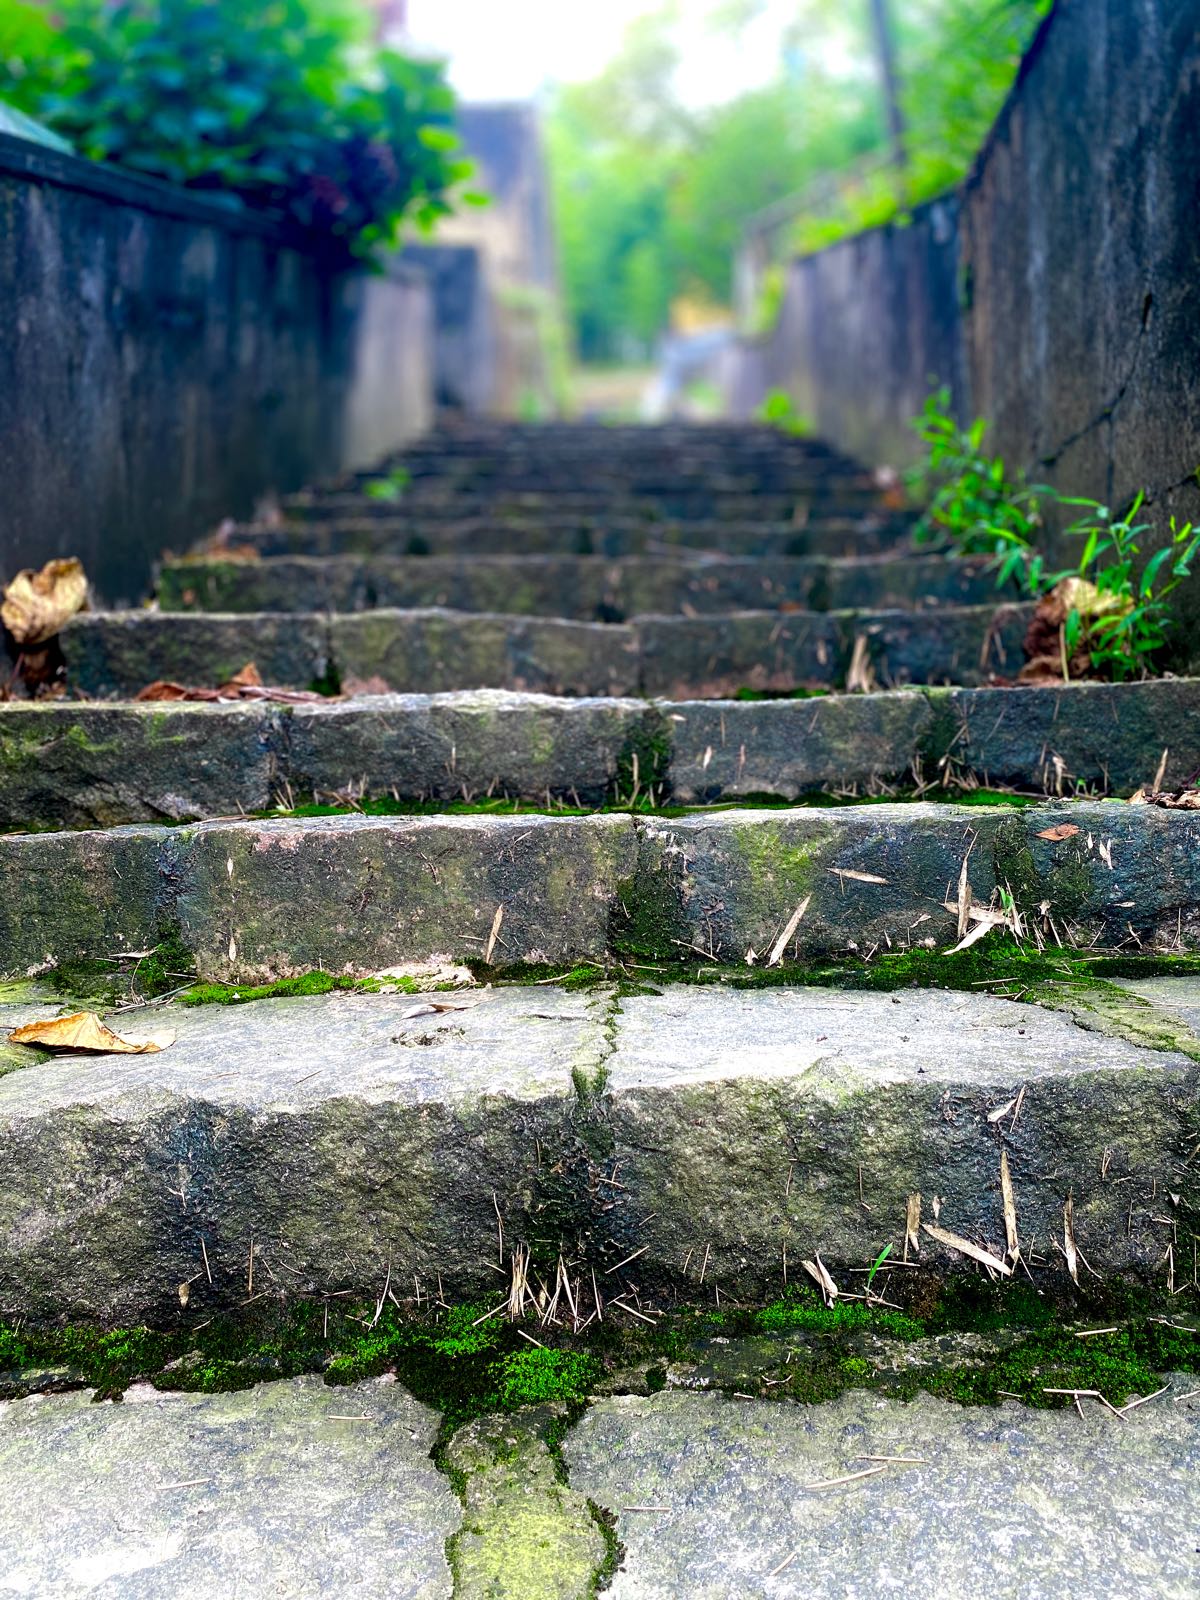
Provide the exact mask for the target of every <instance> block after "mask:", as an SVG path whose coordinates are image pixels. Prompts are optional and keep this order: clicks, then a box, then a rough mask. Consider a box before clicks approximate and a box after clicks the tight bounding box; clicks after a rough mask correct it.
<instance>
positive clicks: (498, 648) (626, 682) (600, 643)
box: [329, 610, 639, 696]
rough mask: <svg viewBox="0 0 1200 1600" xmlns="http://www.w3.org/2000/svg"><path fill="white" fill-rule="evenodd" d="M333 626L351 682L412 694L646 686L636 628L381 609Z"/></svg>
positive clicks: (592, 691) (607, 690)
mask: <svg viewBox="0 0 1200 1600" xmlns="http://www.w3.org/2000/svg"><path fill="white" fill-rule="evenodd" d="M329 631H330V640H331V650H332V652H333V658H334V661H335V663H336V666H337V670H338V674H339V677H340V678H341V680H342V681H343V682H346V681H349V680H358V681H366V680H368V679H376V680H380V681H381V682H382V683H384V684H386V685H387V687H388V688H389V689H393V690H396V691H397V692H399V693H404V694H411V693H436V692H439V691H446V690H452V689H513V690H527V691H532V692H535V693H539V694H570V695H617V696H620V695H629V694H636V693H637V692H638V669H639V663H638V655H637V638H636V636H635V634H634V633H633V632H632V630H631V629H628V628H622V627H608V626H603V625H601V624H598V623H586V622H560V621H557V620H551V619H550V618H545V617H509V616H488V615H486V614H476V615H466V614H464V613H460V612H454V611H438V610H430V611H388V610H379V611H371V612H364V613H362V614H361V615H358V616H335V617H332V618H331V619H330V622H329Z"/></svg>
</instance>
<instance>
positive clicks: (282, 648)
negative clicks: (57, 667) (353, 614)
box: [59, 611, 329, 697]
mask: <svg viewBox="0 0 1200 1600" xmlns="http://www.w3.org/2000/svg"><path fill="white" fill-rule="evenodd" d="M59 637H60V640H61V643H62V649H63V655H64V657H65V660H66V664H67V681H68V683H69V685H70V687H71V689H72V690H73V691H76V692H78V693H81V694H86V695H99V696H102V697H103V696H115V695H120V696H130V695H135V694H137V693H138V691H139V690H140V689H144V688H145V687H146V686H147V684H151V683H154V682H156V681H157V680H158V679H160V678H166V679H169V680H171V681H173V682H176V683H183V684H188V685H195V686H199V687H202V688H215V687H216V686H217V685H218V684H221V683H227V682H228V681H229V679H230V678H232V677H233V675H234V674H235V673H236V672H240V671H241V669H242V668H243V667H244V666H245V665H246V663H247V662H248V661H253V662H254V664H255V666H256V667H257V668H258V671H259V675H260V676H261V678H262V681H263V682H264V683H273V684H285V685H287V686H288V687H289V688H293V689H307V688H310V687H311V686H312V685H313V683H314V682H317V681H320V680H322V679H324V678H325V677H326V675H327V673H328V670H329V644H328V636H327V630H326V625H325V623H324V621H323V620H322V619H321V618H319V617H311V616H265V617H254V618H248V617H237V616H232V617H229V616H217V615H208V616H189V615H183V614H179V613H175V614H165V613H163V612H158V611H107V612H106V611H95V612H84V613H83V614H82V615H80V616H77V617H73V618H72V619H71V621H70V622H69V623H68V624H67V626H66V627H65V628H64V629H63V631H62V633H61V634H60V636H59Z"/></svg>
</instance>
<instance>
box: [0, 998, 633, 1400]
mask: <svg viewBox="0 0 1200 1600" xmlns="http://www.w3.org/2000/svg"><path fill="white" fill-rule="evenodd" d="M447 998H448V999H449V1000H450V1001H451V1002H452V1003H453V1004H454V1005H455V1006H456V1007H460V1008H461V1009H456V1010H454V1011H447V1012H444V1013H440V1014H438V1013H434V1014H429V1013H427V1012H424V1011H423V1012H421V1013H420V1014H418V1015H415V1016H409V1015H408V1013H409V1012H413V1011H415V1010H416V1009H417V1007H418V1006H419V1005H422V1004H423V1002H421V1001H420V1000H414V998H413V997H412V996H410V995H400V994H354V993H350V994H332V995H329V996H323V997H319V998H315V999H274V1000H257V1001H254V1002H253V1003H250V1004H247V1005H245V1006H204V1007H195V1008H187V1007H177V1006H175V1007H169V1008H166V1009H161V1008H160V1009H158V1010H156V1011H154V1012H153V1013H151V1015H152V1017H153V1019H154V1020H153V1025H154V1026H156V1027H162V1026H168V1025H169V1026H170V1027H172V1028H174V1029H175V1030H176V1033H177V1038H176V1041H175V1043H174V1044H172V1045H171V1046H170V1047H169V1048H168V1049H166V1050H163V1051H162V1052H161V1053H159V1054H157V1055H139V1056H123V1057H120V1058H117V1059H115V1060H114V1058H111V1057H91V1058H81V1057H69V1056H64V1057H60V1058H58V1059H56V1060H55V1061H54V1062H53V1063H51V1064H49V1065H46V1066H36V1065H34V1066H30V1067H27V1068H25V1069H23V1070H21V1071H19V1072H11V1073H9V1074H8V1075H7V1076H5V1077H2V1078H0V1130H2V1136H3V1140H4V1149H5V1162H4V1164H3V1168H2V1169H0V1305H3V1306H4V1307H6V1308H8V1309H9V1310H11V1311H19V1310H21V1309H24V1310H26V1311H28V1312H30V1313H36V1314H39V1315H46V1316H52V1315H55V1314H57V1312H58V1311H67V1312H70V1313H71V1314H73V1315H85V1316H86V1315H93V1316H98V1317H103V1318H106V1319H108V1320H109V1321H113V1322H126V1323H128V1322H130V1321H133V1322H137V1321H140V1320H142V1319H143V1318H145V1317H152V1316H157V1317H165V1318H170V1319H171V1320H172V1321H174V1320H176V1319H177V1318H178V1316H179V1314H180V1307H179V1299H178V1294H177V1285H178V1284H179V1283H181V1282H183V1281H184V1280H191V1296H190V1299H189V1302H188V1308H187V1313H186V1316H187V1317H188V1318H190V1317H193V1316H194V1317H195V1319H196V1320H202V1319H203V1317H204V1316H206V1315H210V1314H211V1312H212V1308H213V1307H214V1306H215V1305H216V1306H237V1305H238V1304H240V1303H241V1302H242V1301H243V1300H244V1299H245V1297H246V1282H247V1262H248V1260H249V1257H250V1250H251V1246H252V1244H253V1248H254V1251H255V1262H256V1266H255V1283H256V1284H258V1283H263V1284H275V1285H278V1286H280V1287H283V1288H286V1289H287V1290H288V1292H291V1293H306V1292H324V1291H326V1290H336V1289H343V1288H352V1287H353V1288H355V1289H358V1288H363V1287H364V1286H366V1290H367V1292H369V1293H372V1294H376V1295H377V1294H378V1293H379V1290H380V1288H381V1286H382V1284H383V1282H384V1279H385V1276H386V1274H387V1271H388V1263H389V1262H391V1263H392V1273H393V1279H394V1281H395V1282H396V1283H401V1282H405V1283H407V1282H410V1281H411V1278H412V1274H413V1273H414V1272H415V1273H417V1274H418V1275H419V1277H420V1278H421V1279H422V1281H424V1282H426V1283H428V1284H433V1283H436V1282H437V1281H438V1275H439V1273H440V1274H441V1277H442V1281H443V1284H444V1286H445V1288H446V1290H447V1292H448V1293H452V1294H456V1295H458V1296H459V1297H460V1298H464V1299H469V1298H471V1297H473V1296H489V1295H493V1294H494V1293H495V1292H496V1289H497V1285H502V1284H503V1279H502V1278H501V1277H499V1276H498V1275H497V1272H496V1270H495V1261H496V1210H495V1207H496V1205H497V1204H499V1205H500V1206H501V1208H502V1211H503V1213H504V1215H505V1217H506V1219H507V1220H506V1232H507V1233H508V1234H509V1236H510V1238H511V1239H513V1240H516V1239H521V1238H525V1239H531V1240H532V1239H533V1238H534V1237H535V1222H537V1217H538V1209H537V1208H539V1207H540V1205H541V1204H542V1203H543V1201H544V1200H545V1199H546V1198H548V1197H549V1196H551V1195H553V1196H554V1198H555V1199H556V1201H557V1202H558V1204H559V1205H560V1206H561V1205H562V1204H563V1203H564V1200H563V1196H562V1193H561V1190H562V1188H563V1184H562V1182H561V1180H560V1178H559V1176H558V1175H556V1174H554V1173H552V1172H551V1171H550V1170H549V1169H550V1167H552V1166H553V1165H554V1162H555V1161H556V1160H557V1159H559V1158H562V1159H563V1160H564V1161H566V1160H568V1159H570V1160H572V1161H574V1160H575V1159H577V1157H576V1136H575V1134H574V1132H573V1124H574V1120H575V1113H576V1111H577V1110H578V1103H577V1097H576V1090H575V1078H576V1076H578V1077H579V1078H580V1081H584V1082H591V1081H593V1080H594V1079H595V1077H596V1074H597V1072H598V1071H599V1069H600V1067H601V1066H602V1064H603V1061H604V1059H605V1057H606V1055H607V1054H608V1052H609V1049H610V1045H609V1043H608V1040H607V1037H606V1032H605V1024H606V1022H607V1021H608V1020H609V1011H610V1009H611V1007H610V1006H609V1004H608V1002H607V999H606V998H598V997H597V996H595V995H578V994H575V995H572V994H565V993H563V992H561V991H558V990H555V989H553V988H550V987H542V988H520V989H505V990H496V991H489V992H484V993H482V994H478V995H473V996H471V995H461V994H457V993H456V994H454V995H451V996H448V997H447ZM29 1011H30V1013H32V1014H34V1015H37V1014H44V1012H43V1013H39V1012H38V1011H37V1010H36V1008H34V1007H30V1008H29ZM22 1020H26V1017H25V1016H24V1015H23V1016H22ZM123 1021H124V1024H125V1026H126V1027H129V1028H132V1026H133V1023H132V1021H131V1019H130V1017H128V1016H127V1017H125V1018H124V1019H123ZM543 1163H545V1166H543ZM539 1185H540V1186H541V1189H540V1190H539ZM567 1215H568V1219H569V1220H570V1221H571V1222H574V1221H575V1220H576V1217H577V1216H578V1215H582V1217H583V1220H584V1221H585V1222H586V1206H585V1207H584V1208H583V1211H582V1213H580V1212H578V1211H575V1212H572V1211H571V1209H570V1207H568V1212H567ZM548 1231H549V1229H548V1228H547V1227H546V1226H544V1225H542V1224H540V1223H537V1227H536V1235H544V1234H546V1233H547V1232H548ZM202 1241H203V1244H204V1249H203V1251H202V1249H201V1242H202ZM510 1248H511V1246H510ZM554 1248H555V1249H557V1239H556V1240H555V1245H554ZM205 1254H207V1259H208V1262H209V1270H210V1271H211V1282H210V1281H209V1277H208V1273H207V1272H206V1271H205V1267H204V1258H205ZM502 1292H503V1290H502ZM488 1303H489V1304H492V1303H494V1302H492V1301H489V1302H488ZM202 1306H205V1307H207V1308H208V1309H207V1310H201V1309H199V1308H200V1307H202ZM339 1409H340V1408H339Z"/></svg>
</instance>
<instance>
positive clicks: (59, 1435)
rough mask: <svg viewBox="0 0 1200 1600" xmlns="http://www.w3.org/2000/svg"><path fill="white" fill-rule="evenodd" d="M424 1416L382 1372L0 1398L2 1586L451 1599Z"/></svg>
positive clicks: (440, 1496)
mask: <svg viewBox="0 0 1200 1600" xmlns="http://www.w3.org/2000/svg"><path fill="white" fill-rule="evenodd" d="M345 1416H351V1417H354V1418H357V1419H360V1420H356V1421H340V1420H338V1418H339V1417H345ZM437 1427H438V1417H437V1415H436V1413H434V1412H432V1411H429V1410H428V1409H427V1408H426V1407H425V1406H422V1405H420V1404H418V1403H417V1401H415V1400H414V1399H412V1397H411V1396H410V1395H409V1394H407V1393H406V1392H405V1390H403V1389H402V1388H400V1386H399V1385H398V1384H396V1383H394V1382H388V1381H387V1380H383V1379H377V1380H375V1381H373V1382H369V1383H361V1384H356V1385H355V1386H354V1387H352V1388H346V1389H331V1388H328V1387H327V1386H326V1385H325V1384H324V1383H323V1382H322V1381H321V1380H320V1379H319V1378H296V1379H294V1380H292V1381H290V1382H281V1383H271V1384H261V1385H259V1386H258V1387H257V1388H254V1389H247V1390H242V1391H240V1392H239V1393H235V1394H219V1395H194V1394H171V1393H160V1392H159V1391H158V1390H155V1389H151V1388H149V1387H148V1386H145V1387H139V1388H135V1389H133V1390H131V1391H130V1392H129V1393H128V1394H127V1395H126V1396H125V1399H124V1401H123V1402H121V1403H119V1404H113V1403H111V1402H109V1403H106V1404H100V1405H97V1404H94V1403H93V1400H92V1396H91V1395H90V1393H87V1392H84V1393H79V1394H51V1395H44V1396H39V1397H37V1398H33V1399H28V1400H14V1401H10V1402H8V1403H0V1592H3V1593H5V1594H13V1595H28V1596H30V1597H39V1600H51V1597H53V1600H83V1597H85V1596H87V1597H89V1600H118V1597H119V1600H174V1597H176V1596H178V1595H180V1594H190V1595H195V1596H197V1597H198V1600H212V1597H215V1596H218V1595H223V1596H229V1597H230V1600H233V1597H238V1596H242V1597H246V1600H250V1597H252V1596H265V1595H268V1594H269V1595H287V1596H289V1597H293V1596H294V1597H296V1600H301V1597H308V1596H318V1595H328V1594H372V1595H378V1596H379V1597H380V1600H384V1597H392V1600H449V1597H450V1595H451V1593H452V1590H453V1584H452V1580H451V1573H450V1568H449V1565H448V1564H447V1561H446V1556H445V1541H446V1539H447V1538H448V1537H449V1536H450V1535H451V1534H453V1532H454V1531H455V1529H456V1528H457V1526H458V1523H459V1520H460V1517H461V1512H460V1508H459V1505H458V1502H457V1500H456V1498H455V1496H454V1493H453V1490H452V1489H451V1488H450V1485H449V1483H448V1482H447V1481H446V1479H445V1478H444V1477H443V1476H442V1475H441V1474H440V1473H439V1472H438V1471H437V1469H436V1468H435V1466H434V1465H433V1462H432V1461H431V1460H430V1458H429V1451H430V1448H431V1446H432V1444H433V1441H434V1436H435V1434H436V1432H437Z"/></svg>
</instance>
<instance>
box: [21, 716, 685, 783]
mask: <svg viewBox="0 0 1200 1600" xmlns="http://www.w3.org/2000/svg"><path fill="white" fill-rule="evenodd" d="M2 727H3V720H2V716H0V729H2ZM286 729H287V776H288V781H289V782H290V784H291V786H292V788H293V790H294V791H295V792H296V793H297V794H307V793H315V792H318V791H324V792H332V791H343V792H344V791H345V790H346V789H347V788H348V787H349V788H351V789H357V790H358V792H360V793H361V792H364V789H365V792H366V793H368V794H372V795H387V794H397V795H399V796H401V797H404V798H408V797H412V798H417V799H424V798H427V797H428V798H434V799H444V800H460V799H465V800H474V799H478V798H479V797H480V796H482V795H512V796H514V797H515V798H522V799H526V800H531V801H535V802H545V801H546V799H547V797H548V796H549V797H550V798H552V799H554V800H558V801H566V802H573V803H575V804H579V803H582V804H585V805H599V804H602V803H604V802H605V801H611V800H615V799H617V798H618V797H619V796H620V795H621V794H622V793H624V796H625V797H626V798H627V797H628V790H629V784H630V772H629V764H630V762H631V758H632V755H633V754H634V753H635V752H639V751H640V752H641V757H640V761H639V766H640V776H641V779H642V783H643V785H645V784H648V783H650V782H653V781H654V780H655V779H656V778H657V777H659V773H658V772H657V771H656V770H655V767H654V765H653V760H652V759H648V754H649V755H650V756H652V751H651V747H652V744H653V740H654V739H655V738H660V737H661V736H662V734H663V731H664V724H663V720H662V718H661V716H660V715H659V714H658V713H657V711H656V710H655V709H654V707H652V706H650V705H649V704H647V702H645V701H644V700H630V699H616V698H603V699H595V698H584V699H578V700H571V699H564V698H561V697H557V696H550V695H530V694H512V693H509V692H508V691H507V690H503V689H481V690H477V691H476V692H474V693H462V694H445V695H377V696H372V697H371V698H370V699H365V700H358V701H347V702H342V703H339V704H332V705H309V706H296V707H294V708H293V709H292V712H291V715H290V716H289V717H288V718H287V719H286Z"/></svg>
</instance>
